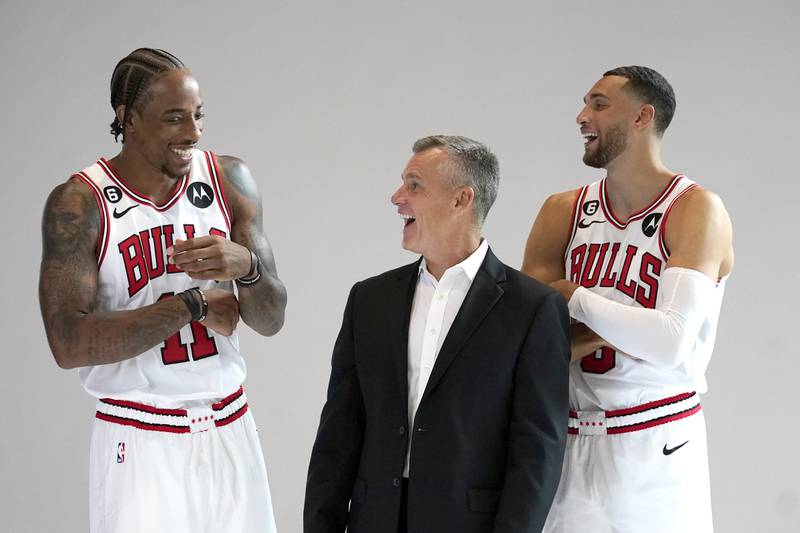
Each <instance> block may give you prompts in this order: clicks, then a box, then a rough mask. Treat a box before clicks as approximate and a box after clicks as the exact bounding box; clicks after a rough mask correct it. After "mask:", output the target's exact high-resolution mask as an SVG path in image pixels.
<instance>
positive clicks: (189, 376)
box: [72, 150, 245, 406]
mask: <svg viewBox="0 0 800 533" xmlns="http://www.w3.org/2000/svg"><path fill="white" fill-rule="evenodd" d="M72 179H77V180H79V181H81V182H83V183H85V184H86V185H88V186H89V187H91V189H92V190H93V191H94V194H95V197H96V199H97V203H98V206H99V208H100V232H99V237H98V243H97V265H98V271H99V277H98V286H97V297H96V301H95V309H96V310H97V311H99V312H103V311H119V310H124V309H137V308H140V307H143V306H146V305H149V304H152V303H155V302H157V301H159V300H160V299H162V298H168V297H171V296H172V295H173V294H176V293H179V292H182V291H184V290H186V289H189V288H191V287H199V288H200V289H211V288H219V289H225V290H229V291H232V290H233V287H232V283H231V282H230V281H228V282H215V281H205V280H193V279H191V278H190V277H189V276H188V275H186V274H185V273H184V272H182V271H180V270H178V269H177V268H176V267H175V265H170V264H167V256H166V250H167V248H169V247H170V246H172V244H173V243H174V242H175V240H177V239H182V240H185V239H187V238H192V237H202V236H205V235H210V234H213V235H219V236H222V237H226V238H230V227H231V225H230V211H229V209H228V206H227V202H226V200H225V193H224V191H223V190H222V186H221V185H220V182H219V178H218V173H217V168H216V162H215V159H214V156H213V154H212V153H211V152H203V151H201V150H195V151H194V154H193V157H192V166H191V170H190V172H189V174H188V175H186V176H184V177H183V178H182V179H180V180H178V182H177V184H176V187H175V192H174V193H173V194H172V196H171V197H170V198H169V199H167V200H166V201H165V202H164V203H163V204H161V205H157V204H156V203H154V202H153V201H152V200H151V199H149V198H148V197H146V196H144V195H142V194H140V193H138V192H136V191H135V190H133V189H132V188H131V187H130V186H128V185H126V184H125V182H123V181H122V180H121V179H120V178H119V176H117V175H116V174H115V173H114V169H113V168H111V165H109V164H108V161H106V160H105V159H100V161H98V162H97V163H95V164H94V165H92V166H90V167H88V168H87V169H85V170H83V171H81V172H79V173H78V174H75V175H74V176H73V177H72ZM79 375H80V379H81V380H82V382H83V386H84V388H85V389H86V390H87V391H88V392H89V394H91V395H93V396H95V397H98V398H107V397H110V398H117V399H125V400H135V401H138V402H144V403H151V404H155V405H159V406H170V405H171V404H175V405H177V404H181V403H184V402H185V401H187V400H200V399H208V398H220V397H223V396H225V395H227V394H230V392H231V391H235V390H236V389H237V388H238V387H239V386H240V385H241V383H242V381H244V378H245V363H244V359H243V358H242V356H241V355H240V354H239V339H238V336H237V334H236V332H234V333H233V335H231V336H230V337H225V336H222V335H220V334H218V333H215V332H213V331H211V330H209V329H206V327H205V326H203V325H202V324H200V323H198V322H192V323H191V324H188V325H186V326H184V327H183V328H181V330H180V331H178V332H177V333H176V334H175V335H173V336H171V337H170V338H168V339H167V340H166V341H164V342H162V343H159V344H158V345H157V346H153V347H152V348H150V349H149V350H147V351H146V352H144V353H142V354H140V355H138V356H136V357H133V358H131V359H127V360H125V361H121V362H119V363H112V364H107V365H97V366H90V367H84V368H81V369H80V372H79Z"/></svg>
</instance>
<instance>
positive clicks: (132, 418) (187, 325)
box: [39, 48, 286, 533]
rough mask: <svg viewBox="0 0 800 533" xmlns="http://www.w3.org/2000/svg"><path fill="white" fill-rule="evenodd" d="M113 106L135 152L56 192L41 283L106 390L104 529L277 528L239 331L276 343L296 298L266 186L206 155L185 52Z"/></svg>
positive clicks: (141, 66)
mask: <svg viewBox="0 0 800 533" xmlns="http://www.w3.org/2000/svg"><path fill="white" fill-rule="evenodd" d="M111 106H112V109H113V110H114V113H115V118H114V122H113V123H112V125H111V133H112V134H113V135H114V137H115V139H116V138H117V137H119V136H122V150H121V151H120V153H119V154H117V155H116V156H115V157H113V158H111V159H110V160H106V159H105V158H100V160H98V161H97V162H96V163H94V164H92V165H90V166H89V167H87V168H86V169H84V170H83V171H81V172H78V173H76V174H74V175H72V177H71V178H70V179H69V180H67V181H66V183H63V184H61V185H59V186H58V187H56V188H55V189H54V190H53V192H52V193H51V194H50V197H49V198H48V200H47V205H46V206H45V209H44V216H43V223H42V236H43V240H44V245H43V256H42V263H41V273H40V282H39V299H40V304H41V309H42V317H43V319H44V324H45V329H46V332H47V339H48V341H49V344H50V348H51V350H52V352H53V355H54V357H55V359H56V362H57V363H58V365H59V366H60V367H62V368H78V369H79V372H78V375H79V377H80V379H81V382H82V384H83V386H84V388H85V389H86V391H87V392H88V393H89V394H90V395H92V396H94V397H95V398H97V413H96V415H95V417H96V420H95V423H94V429H93V433H92V441H91V452H90V495H89V496H90V498H89V499H90V523H91V526H90V530H91V531H92V533H100V532H115V533H117V532H143V531H147V532H149V533H153V532H156V533H158V532H165V533H166V532H168V533H184V532H185V533H189V532H195V531H214V532H232V533H233V532H235V533H252V532H261V533H274V531H275V523H274V518H273V512H272V504H271V500H270V494H269V487H268V484H267V473H266V469H265V466H264V459H263V457H262V454H261V447H260V444H259V440H258V435H257V434H256V428H255V424H254V421H253V417H252V414H251V413H250V411H249V410H248V404H247V400H246V398H245V396H244V392H243V390H242V388H241V385H242V381H243V380H244V378H245V364H244V359H243V358H242V355H241V354H240V353H239V341H238V337H237V334H236V332H235V331H234V330H235V328H236V324H237V322H238V320H239V318H240V317H241V318H242V319H243V320H244V322H245V323H246V324H247V325H249V326H250V327H251V328H253V329H254V330H255V331H257V332H258V333H260V334H262V335H273V334H275V333H277V332H278V330H280V328H281V327H282V325H283V319H284V309H285V306H286V290H285V288H284V286H283V283H281V281H280V279H278V276H277V272H276V269H275V261H274V259H273V255H272V250H271V249H270V246H269V243H268V241H267V238H266V235H265V234H264V230H263V228H262V223H261V199H260V197H259V193H258V190H257V188H256V185H255V182H254V180H253V177H252V176H251V174H250V172H249V170H248V169H247V167H246V166H245V165H244V164H243V163H242V162H241V161H240V160H238V159H236V158H234V157H228V156H216V155H214V154H213V153H211V152H209V151H203V150H200V149H199V148H198V146H197V144H198V142H199V140H200V137H201V134H202V132H203V117H204V110H203V101H202V100H201V98H200V92H199V87H198V84H197V81H196V80H195V79H194V77H193V76H192V73H191V72H190V71H189V70H188V69H187V68H186V67H185V66H184V64H183V63H182V62H181V61H180V60H179V59H178V58H176V57H175V56H173V55H172V54H170V53H168V52H165V51H163V50H155V49H150V48H140V49H138V50H135V51H134V52H132V53H131V54H129V55H128V56H127V57H125V58H123V59H122V60H121V61H120V62H119V63H118V64H117V66H116V68H115V69H114V73H113V75H112V78H111ZM234 281H235V282H236V286H237V291H236V292H234Z"/></svg>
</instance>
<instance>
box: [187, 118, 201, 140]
mask: <svg viewBox="0 0 800 533" xmlns="http://www.w3.org/2000/svg"><path fill="white" fill-rule="evenodd" d="M186 130H187V131H186V134H187V135H188V137H189V139H190V140H192V141H194V142H197V141H199V140H200V136H201V135H203V119H202V118H199V119H198V118H194V117H192V118H191V119H189V121H188V122H187V128H186Z"/></svg>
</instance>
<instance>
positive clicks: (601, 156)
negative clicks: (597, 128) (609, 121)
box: [583, 124, 628, 168]
mask: <svg viewBox="0 0 800 533" xmlns="http://www.w3.org/2000/svg"><path fill="white" fill-rule="evenodd" d="M627 145H628V134H627V132H626V131H625V129H624V128H623V127H622V124H618V125H616V126H611V127H610V128H608V131H607V132H606V133H605V134H604V135H603V137H601V138H598V139H597V149H596V150H595V151H594V153H591V152H588V151H587V152H585V153H584V154H583V162H584V164H585V165H587V166H590V167H593V168H606V167H607V166H608V164H609V163H611V162H612V161H613V160H614V159H616V158H617V156H618V155H619V154H621V153H622V152H624V151H625V147H626V146H627Z"/></svg>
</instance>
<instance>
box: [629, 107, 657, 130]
mask: <svg viewBox="0 0 800 533" xmlns="http://www.w3.org/2000/svg"><path fill="white" fill-rule="evenodd" d="M655 119H656V108H655V107H653V106H652V105H651V104H645V105H643V106H642V107H641V108H640V109H639V114H638V115H636V120H635V121H634V122H633V125H634V126H635V127H636V129H639V130H643V129H645V128H646V127H648V126H649V125H653V126H655Z"/></svg>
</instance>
